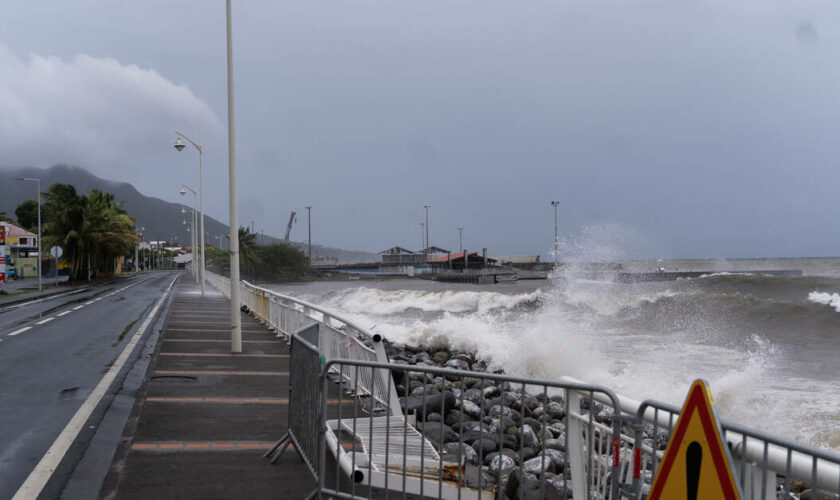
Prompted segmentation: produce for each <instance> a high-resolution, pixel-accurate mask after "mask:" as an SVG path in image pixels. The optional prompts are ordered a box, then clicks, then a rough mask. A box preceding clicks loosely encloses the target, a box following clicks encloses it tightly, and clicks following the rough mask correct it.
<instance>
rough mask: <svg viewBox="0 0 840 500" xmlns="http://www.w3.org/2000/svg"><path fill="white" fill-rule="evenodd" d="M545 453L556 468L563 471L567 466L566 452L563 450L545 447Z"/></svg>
mask: <svg viewBox="0 0 840 500" xmlns="http://www.w3.org/2000/svg"><path fill="white" fill-rule="evenodd" d="M543 453H545V458H546V459H550V460H551V463H552V464H554V468H555V469H556V470H558V471H561V470H563V469H564V468H565V467H566V454H565V453H563V452H562V451H559V450H554V449H551V448H543ZM538 456H539V455H538Z"/></svg>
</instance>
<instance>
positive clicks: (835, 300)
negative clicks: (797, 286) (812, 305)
mask: <svg viewBox="0 0 840 500" xmlns="http://www.w3.org/2000/svg"><path fill="white" fill-rule="evenodd" d="M808 300H810V301H811V302H816V303H817V304H823V305H827V306H831V307H833V308H834V310H835V311H837V312H840V293H826V292H811V293H809V294H808Z"/></svg>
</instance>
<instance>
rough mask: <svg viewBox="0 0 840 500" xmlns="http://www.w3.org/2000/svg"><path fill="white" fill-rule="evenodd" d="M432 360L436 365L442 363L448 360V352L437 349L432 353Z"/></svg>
mask: <svg viewBox="0 0 840 500" xmlns="http://www.w3.org/2000/svg"><path fill="white" fill-rule="evenodd" d="M432 361H434V362H435V363H436V364H438V365H442V364H444V363H446V362H447V361H449V353H448V352H446V351H438V352H436V353H434V354H433V355H432Z"/></svg>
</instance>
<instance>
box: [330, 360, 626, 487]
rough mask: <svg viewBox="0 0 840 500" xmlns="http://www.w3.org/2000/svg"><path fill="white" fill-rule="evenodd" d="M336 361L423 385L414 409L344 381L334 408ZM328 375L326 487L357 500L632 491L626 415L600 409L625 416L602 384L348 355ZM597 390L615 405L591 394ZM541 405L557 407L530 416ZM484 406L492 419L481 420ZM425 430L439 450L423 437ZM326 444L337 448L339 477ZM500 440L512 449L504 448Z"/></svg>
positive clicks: (409, 403) (408, 401)
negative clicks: (380, 495) (398, 408)
mask: <svg viewBox="0 0 840 500" xmlns="http://www.w3.org/2000/svg"><path fill="white" fill-rule="evenodd" d="M336 366H339V367H341V368H340V371H342V372H343V371H344V370H345V369H347V368H351V369H352V370H354V371H358V372H369V373H371V377H376V376H377V375H376V374H377V373H379V372H381V373H383V374H387V375H386V377H384V378H387V379H388V380H392V379H393V378H396V380H397V381H399V382H401V383H400V384H399V385H400V386H401V391H403V392H406V391H407V390H408V389H407V386H406V385H405V384H409V383H410V382H408V381H412V380H414V381H417V380H422V381H425V382H426V385H425V389H424V390H423V391H420V392H421V394H420V395H419V396H416V397H414V398H406V399H403V400H402V402H403V404H404V410H406V409H410V410H411V412H410V414H408V415H406V416H405V417H402V416H392V415H390V413H387V412H385V413H384V414H382V413H380V412H378V411H377V408H376V405H375V404H374V402H373V400H372V398H370V397H367V396H366V395H365V394H364V393H361V392H359V391H353V388H352V387H347V388H345V389H350V393H351V395H352V397H350V398H347V399H341V400H338V401H337V402H336V401H333V404H332V405H331V406H330V407H328V405H327V394H328V392H329V391H330V385H331V384H333V383H334V382H333V381H332V380H331V377H330V373H331V371H330V368H332V367H336ZM392 375H393V376H394V377H392ZM321 383H322V387H321V398H322V400H321V401H322V402H321V412H320V413H321V423H320V425H319V427H320V428H321V429H322V442H323V446H321V447H319V448H318V449H319V451H320V452H321V455H320V459H319V462H320V465H319V467H318V474H317V476H318V479H319V490H318V493H319V494H320V495H327V496H329V497H334V498H350V499H357V498H365V497H369V496H371V495H373V494H374V493H375V492H376V491H377V490H382V491H383V492H388V491H397V492H401V493H405V494H412V495H419V496H420V497H431V498H496V497H497V495H498V491H497V490H499V489H500V488H501V489H507V493H508V494H511V489H516V488H519V489H522V490H525V489H529V490H531V495H538V497H539V498H589V499H596V498H601V499H605V498H613V499H617V498H620V494H621V490H622V489H623V487H622V484H624V485H625V486H626V487H627V488H629V484H628V483H627V482H626V481H625V480H624V479H622V477H626V476H627V474H623V473H626V472H627V471H628V470H629V464H628V463H625V462H627V460H628V457H630V456H631V450H630V448H629V446H630V443H628V442H627V440H622V439H621V437H620V436H621V426H622V423H621V419H619V418H615V419H611V418H610V419H606V420H605V419H602V418H601V417H600V416H599V415H598V414H599V413H601V412H604V411H606V412H607V413H609V414H614V415H620V414H621V407H620V402H619V400H618V398H617V397H616V396H615V394H613V393H612V391H610V390H609V389H607V388H605V387H600V386H594V385H589V384H579V383H569V382H556V381H548V380H534V379H526V378H520V377H511V376H506V375H498V374H488V373H479V372H469V371H463V370H452V369H443V368H432V367H425V366H424V367H420V366H408V365H403V364H392V363H376V362H365V361H356V360H341V359H335V360H332V361H329V362H327V363H326V366H325V367H324V369H323V370H322V371H321ZM414 385H416V384H414ZM595 394H600V395H601V396H602V398H603V399H606V400H608V401H610V404H609V405H608V406H607V405H600V404H597V403H595V401H594V398H593V396H594V395H595ZM465 401H466V402H465ZM538 402H540V403H541V405H542V406H541V407H543V408H548V407H549V405H550V408H551V410H550V411H551V412H553V413H551V414H550V415H551V416H549V414H548V413H542V415H544V416H541V415H535V414H533V413H532V412H533V410H535V409H536V408H537V407H538V405H537V403H538ZM482 409H483V410H482ZM479 411H484V412H486V414H487V416H489V417H491V418H486V419H484V420H485V421H484V422H482V420H481V414H479V413H478V412H479ZM535 417H536V418H535ZM540 419H541V420H540ZM488 421H489V423H488ZM441 422H443V423H446V424H447V426H446V427H444V426H443V425H441ZM412 424H414V425H413V426H412ZM421 435H422V436H423V437H425V438H426V441H430V442H431V443H433V444H434V449H429V448H427V447H424V446H422V445H420V443H421V442H422V441H421V439H420V436H421ZM475 443H479V444H477V445H476V444H475ZM500 445H501V446H500ZM324 448H329V449H330V450H332V452H333V455H334V456H335V457H337V460H336V461H335V464H334V467H335V471H334V474H332V477H333V479H332V480H331V481H328V479H327V476H328V474H327V473H328V472H332V471H328V470H327V461H326V453H324V452H323V451H324ZM500 449H501V450H507V451H503V452H502V453H501V455H500V454H499V453H498V451H499V450H500ZM482 464H483V465H489V473H488V469H486V468H485V469H483V468H482V467H481V465H482ZM517 471H519V472H517ZM513 475H516V476H517V477H516V479H511V476H513ZM567 479H568V482H567ZM512 480H513V481H516V486H512V485H511V484H510V482H511V481H512ZM516 498H518V496H517V497H516ZM529 498H530V497H529Z"/></svg>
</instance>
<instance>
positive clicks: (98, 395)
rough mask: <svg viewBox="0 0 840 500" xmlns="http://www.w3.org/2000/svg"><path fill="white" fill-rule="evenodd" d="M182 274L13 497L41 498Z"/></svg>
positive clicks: (168, 288)
mask: <svg viewBox="0 0 840 500" xmlns="http://www.w3.org/2000/svg"><path fill="white" fill-rule="evenodd" d="M178 276H180V275H178ZM178 276H175V278H173V279H172V281H171V282H170V283H169V286H168V287H167V288H166V292H164V294H163V296H162V297H161V298H160V299H159V300H158V301H157V304H155V307H154V308H152V311H151V312H150V313H149V315H148V316H146V319H145V320H143V324H141V325H140V328H138V329H137V332H135V333H134V335H133V336H132V337H131V340H130V341H129V342H128V345H126V346H125V349H123V351H122V352H121V353H120V356H119V357H118V358H117V360H116V361H114V364H113V365H111V367H110V368H109V369H108V372H107V373H105V376H104V377H102V380H100V381H99V384H97V385H96V388H95V389H94V390H93V392H91V393H90V396H88V398H87V400H85V402H84V403H83V404H82V406H81V407H80V408H79V410H78V411H76V414H75V415H73V418H72V419H70V422H69V423H68V424H67V426H66V427H64V430H63V431H61V434H59V436H58V438H56V440H55V442H54V443H53V444H52V446H50V449H49V450H47V452H46V453H45V454H44V456H43V457H42V458H41V461H40V462H38V465H36V466H35V468H34V469H33V470H32V472H31V473H30V474H29V477H27V478H26V481H24V483H23V484H22V485H21V487H20V489H18V490H17V493H15V496H14V497H12V500H24V499H29V498H37V497H38V495H40V494H41V491H42V490H43V489H44V486H45V485H46V484H47V481H49V479H50V477H51V476H52V474H53V472H54V471H55V469H56V468H57V467H58V464H59V463H60V462H61V460H62V459H63V458H64V455H66V454H67V450H68V449H69V448H70V445H71V444H73V441H74V440H75V439H76V436H78V435H79V432H80V431H81V430H82V428H83V427H84V425H85V422H87V420H88V418H90V415H91V413H93V410H94V409H95V408H96V406H97V405H98V404H99V402H100V401H101V400H102V397H103V396H105V392H106V391H107V390H108V388H109V387H110V386H111V383H113V381H114V379H116V378H117V374H118V373H119V372H120V370H122V367H123V365H125V362H126V361H128V357H129V355H131V353H132V351H134V347H135V346H136V345H137V344H138V343H139V342H140V339H141V338H142V337H143V335H144V334H145V333H146V330H147V329H148V328H149V325H150V324H151V323H152V320H154V318H155V315H156V314H157V312H158V310H159V309H160V306H161V305H162V304H163V302H164V301H165V300H166V297H168V296H169V292H170V291H171V290H172V286H173V285H174V284H175V280H177V279H178Z"/></svg>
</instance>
